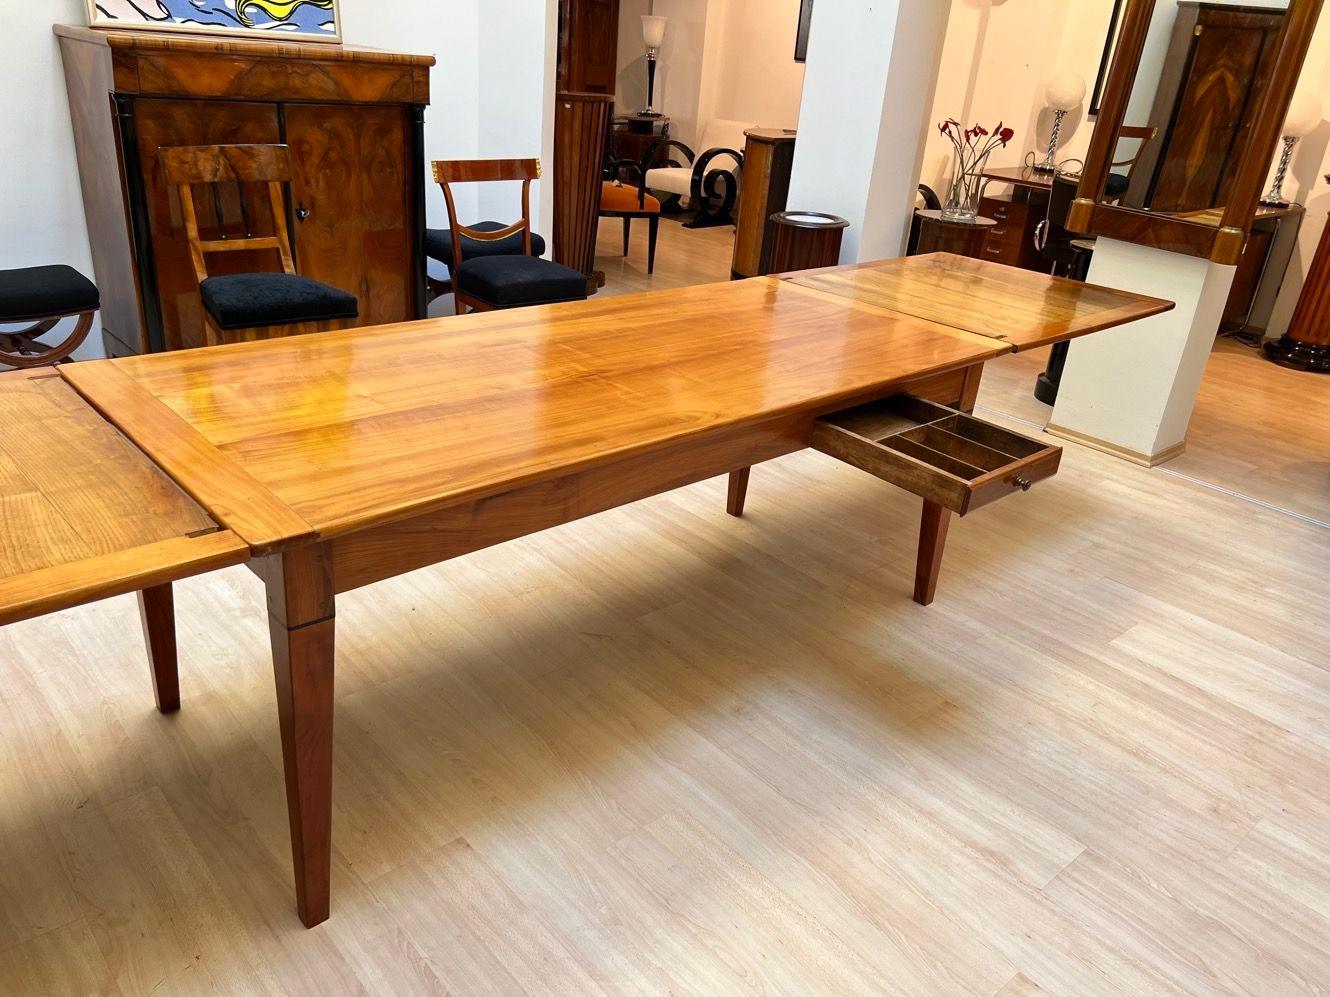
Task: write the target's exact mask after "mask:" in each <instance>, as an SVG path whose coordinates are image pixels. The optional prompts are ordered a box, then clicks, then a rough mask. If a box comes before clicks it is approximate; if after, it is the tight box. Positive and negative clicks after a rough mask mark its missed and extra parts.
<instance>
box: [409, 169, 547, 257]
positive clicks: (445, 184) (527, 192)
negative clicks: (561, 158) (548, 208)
mask: <svg viewBox="0 0 1330 997" xmlns="http://www.w3.org/2000/svg"><path fill="white" fill-rule="evenodd" d="M538 179H540V160H539V159H437V160H435V161H434V181H435V183H437V184H438V185H439V186H440V187H442V188H443V202H444V204H445V205H447V207H448V227H449V228H450V229H451V230H452V235H453V266H454V268H456V267H457V266H458V265H460V264H461V262H462V236H466V237H467V238H468V239H477V240H479V241H481V242H497V241H498V240H500V239H506V238H508V237H509V236H510V235H515V234H517V233H518V232H521V233H522V252H523V253H525V254H526V255H527V256H530V255H531V181H532V180H538ZM495 180H521V181H522V219H521V221H517V222H514V223H513V224H511V225H509V226H507V227H506V228H501V229H495V230H494V231H492V232H486V231H483V230H481V229H474V228H467V227H466V226H464V225H461V224H459V223H458V221H457V205H456V204H455V203H454V202H453V192H452V188H451V185H452V184H455V183H475V182H479V183H484V182H487V181H495Z"/></svg>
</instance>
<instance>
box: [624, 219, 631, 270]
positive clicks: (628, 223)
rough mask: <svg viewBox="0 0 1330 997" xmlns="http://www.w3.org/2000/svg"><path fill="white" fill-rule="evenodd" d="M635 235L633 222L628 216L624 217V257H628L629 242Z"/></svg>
mask: <svg viewBox="0 0 1330 997" xmlns="http://www.w3.org/2000/svg"><path fill="white" fill-rule="evenodd" d="M632 234H633V220H632V219H631V218H629V217H628V216H627V215H624V216H623V255H624V258H625V259H626V258H627V257H628V240H629V238H631V236H632Z"/></svg>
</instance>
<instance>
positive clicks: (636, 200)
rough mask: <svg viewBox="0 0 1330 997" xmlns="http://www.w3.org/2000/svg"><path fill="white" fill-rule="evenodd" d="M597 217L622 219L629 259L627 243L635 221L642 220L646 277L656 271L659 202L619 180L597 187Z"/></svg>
mask: <svg viewBox="0 0 1330 997" xmlns="http://www.w3.org/2000/svg"><path fill="white" fill-rule="evenodd" d="M600 216H601V217H602V218H622V219H623V255H624V256H627V255H628V239H629V236H630V235H631V234H632V225H633V219H634V218H645V219H646V220H647V224H648V225H649V226H650V227H649V228H648V230H647V273H648V274H650V273H652V272H653V271H654V270H655V269H656V235H657V234H658V233H659V232H660V201H658V200H657V199H656V198H654V197H652V196H651V195H650V194H648V193H647V192H646V189H645V188H644V187H632V186H629V185H627V184H623V183H620V182H619V181H618V180H605V181H603V182H602V183H601V185H600Z"/></svg>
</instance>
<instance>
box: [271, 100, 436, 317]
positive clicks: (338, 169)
mask: <svg viewBox="0 0 1330 997" xmlns="http://www.w3.org/2000/svg"><path fill="white" fill-rule="evenodd" d="M285 113H286V141H287V144H288V145H289V146H290V147H291V162H292V178H291V192H290V199H291V208H292V212H293V214H294V216H295V220H294V227H293V229H292V232H293V239H294V241H295V253H296V269H297V270H298V271H299V272H300V273H301V274H303V275H304V276H306V277H312V278H313V279H315V280H320V281H323V282H324V283H326V284H332V285H333V286H334V287H340V288H342V289H343V290H345V291H350V292H351V293H352V294H354V295H356V297H358V298H359V299H360V320H359V322H358V323H357V324H359V325H379V324H383V323H387V322H405V321H407V320H409V319H412V318H414V317H415V309H414V297H413V294H414V283H415V273H414V269H413V268H414V266H415V265H416V261H415V256H414V253H413V252H412V237H413V227H412V217H413V216H412V204H413V202H414V191H413V189H412V186H413V183H414V181H413V176H412V173H411V171H410V168H409V167H410V159H409V156H408V149H410V148H411V147H412V144H413V143H411V142H410V141H409V140H408V134H409V132H408V121H407V112H406V111H405V110H404V109H403V108H401V107H395V106H389V105H366V104H354V105H351V104H288V105H285ZM413 154H414V153H413Z"/></svg>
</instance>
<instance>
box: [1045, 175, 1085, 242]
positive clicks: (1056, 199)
mask: <svg viewBox="0 0 1330 997" xmlns="http://www.w3.org/2000/svg"><path fill="white" fill-rule="evenodd" d="M1080 182H1081V181H1080V178H1079V177H1069V176H1066V175H1065V174H1062V173H1055V174H1053V186H1052V188H1051V189H1050V190H1049V192H1048V220H1049V221H1050V222H1052V223H1053V224H1054V225H1055V226H1057V227H1058V228H1060V229H1065V228H1066V227H1067V216H1068V215H1069V214H1071V202H1072V201H1074V200H1076V190H1077V188H1078V187H1079V186H1080Z"/></svg>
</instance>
